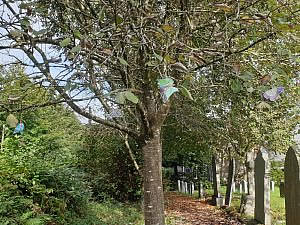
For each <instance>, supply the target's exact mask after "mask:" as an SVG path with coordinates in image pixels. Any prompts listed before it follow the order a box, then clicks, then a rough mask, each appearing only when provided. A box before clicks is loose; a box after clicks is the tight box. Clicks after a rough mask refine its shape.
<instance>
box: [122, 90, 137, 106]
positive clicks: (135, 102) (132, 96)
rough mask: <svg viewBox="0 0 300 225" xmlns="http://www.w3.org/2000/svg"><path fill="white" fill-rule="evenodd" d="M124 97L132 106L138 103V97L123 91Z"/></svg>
mask: <svg viewBox="0 0 300 225" xmlns="http://www.w3.org/2000/svg"><path fill="white" fill-rule="evenodd" d="M124 96H125V97H126V99H127V100H129V101H131V102H133V103H134V104H137V103H138V102H139V99H138V97H137V96H136V95H135V94H133V93H132V92H130V91H124Z"/></svg>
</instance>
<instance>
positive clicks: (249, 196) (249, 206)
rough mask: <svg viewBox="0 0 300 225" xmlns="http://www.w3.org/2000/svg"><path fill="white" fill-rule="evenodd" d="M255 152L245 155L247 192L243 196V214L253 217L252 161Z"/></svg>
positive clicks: (253, 187)
mask: <svg viewBox="0 0 300 225" xmlns="http://www.w3.org/2000/svg"><path fill="white" fill-rule="evenodd" d="M255 155H256V154H255V152H254V151H251V152H248V153H247V161H246V170H247V188H246V189H247V190H246V195H245V207H244V213H245V214H246V215H249V216H252V217H253V216H254V207H255V186H254V183H255V182H254V160H255Z"/></svg>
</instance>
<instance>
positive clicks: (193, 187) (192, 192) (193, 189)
mask: <svg viewBox="0 0 300 225" xmlns="http://www.w3.org/2000/svg"><path fill="white" fill-rule="evenodd" d="M194 192H195V185H194V183H193V182H192V191H191V195H193V194H194Z"/></svg>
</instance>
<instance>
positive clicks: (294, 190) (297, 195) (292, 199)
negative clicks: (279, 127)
mask: <svg viewBox="0 0 300 225" xmlns="http://www.w3.org/2000/svg"><path fill="white" fill-rule="evenodd" d="M299 154H300V150H299V146H295V147H290V148H289V150H288V152H287V154H286V157H285V162H284V186H285V187H284V189H285V214H286V225H298V224H299V223H300V175H299V170H300V168H299V167H300V156H299Z"/></svg>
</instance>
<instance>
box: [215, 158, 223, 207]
mask: <svg viewBox="0 0 300 225" xmlns="http://www.w3.org/2000/svg"><path fill="white" fill-rule="evenodd" d="M212 172H213V186H214V195H213V203H214V205H216V206H222V205H223V204H224V203H223V201H224V199H223V197H222V196H221V193H220V166H219V163H218V161H217V158H216V157H215V156H213V158H212Z"/></svg>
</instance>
